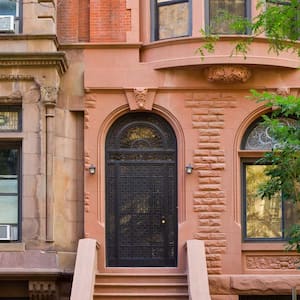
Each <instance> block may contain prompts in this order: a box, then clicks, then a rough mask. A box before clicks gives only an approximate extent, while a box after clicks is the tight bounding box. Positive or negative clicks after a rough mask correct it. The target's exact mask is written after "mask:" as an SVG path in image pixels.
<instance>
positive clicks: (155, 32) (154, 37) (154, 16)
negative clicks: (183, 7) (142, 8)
mask: <svg viewBox="0 0 300 300" xmlns="http://www.w3.org/2000/svg"><path fill="white" fill-rule="evenodd" d="M180 3H188V7H189V15H188V18H189V19H188V34H187V35H182V36H176V37H169V38H164V39H160V38H159V16H158V10H159V7H162V6H169V5H174V4H180ZM192 23H193V20H192V0H168V1H166V2H164V3H158V2H157V0H151V41H152V42H154V41H164V40H172V39H177V38H182V37H189V36H191V35H192Z"/></svg>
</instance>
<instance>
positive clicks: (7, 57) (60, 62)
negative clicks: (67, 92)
mask: <svg viewBox="0 0 300 300" xmlns="http://www.w3.org/2000/svg"><path fill="white" fill-rule="evenodd" d="M0 67H55V68H56V69H57V71H58V73H59V74H60V75H63V74H64V73H65V72H66V71H67V69H68V63H67V58H66V54H65V52H62V51H58V52H41V53H36V52H34V53H28V52H16V53H11V52H2V53H1V52H0Z"/></svg>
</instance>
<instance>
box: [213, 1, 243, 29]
mask: <svg viewBox="0 0 300 300" xmlns="http://www.w3.org/2000/svg"><path fill="white" fill-rule="evenodd" d="M222 12H223V13H224V12H227V13H229V14H230V15H234V16H239V17H246V0H210V1H209V26H210V32H211V33H219V34H229V33H234V32H233V31H232V30H231V29H230V28H229V27H230V26H229V22H230V21H229V20H227V19H226V18H222V17H220V16H221V15H222Z"/></svg>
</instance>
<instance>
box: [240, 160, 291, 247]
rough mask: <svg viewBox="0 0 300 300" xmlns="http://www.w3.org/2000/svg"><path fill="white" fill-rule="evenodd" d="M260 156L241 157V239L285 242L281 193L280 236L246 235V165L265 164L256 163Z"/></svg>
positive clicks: (244, 240) (245, 240)
mask: <svg viewBox="0 0 300 300" xmlns="http://www.w3.org/2000/svg"><path fill="white" fill-rule="evenodd" d="M259 158H260V157H259V156H257V157H255V155H254V156H252V157H251V158H241V187H242V189H241V193H242V239H243V242H285V241H286V240H287V236H286V228H285V227H286V226H285V219H286V218H285V206H284V202H283V201H284V200H283V196H282V195H281V203H280V205H281V220H280V228H281V237H278V238H276V237H272V238H265V237H248V236H247V221H248V220H247V195H246V194H247V193H246V190H247V178H246V167H247V166H248V165H265V164H259V163H257V160H258V159H259Z"/></svg>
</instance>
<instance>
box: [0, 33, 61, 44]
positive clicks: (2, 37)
mask: <svg viewBox="0 0 300 300" xmlns="http://www.w3.org/2000/svg"><path fill="white" fill-rule="evenodd" d="M5 40H8V41H22V40H25V41H30V40H33V41H35V40H50V41H53V42H54V44H55V46H56V47H58V40H57V36H56V35H55V34H15V33H12V34H10V33H7V34H5V33H1V35H0V41H5Z"/></svg>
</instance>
